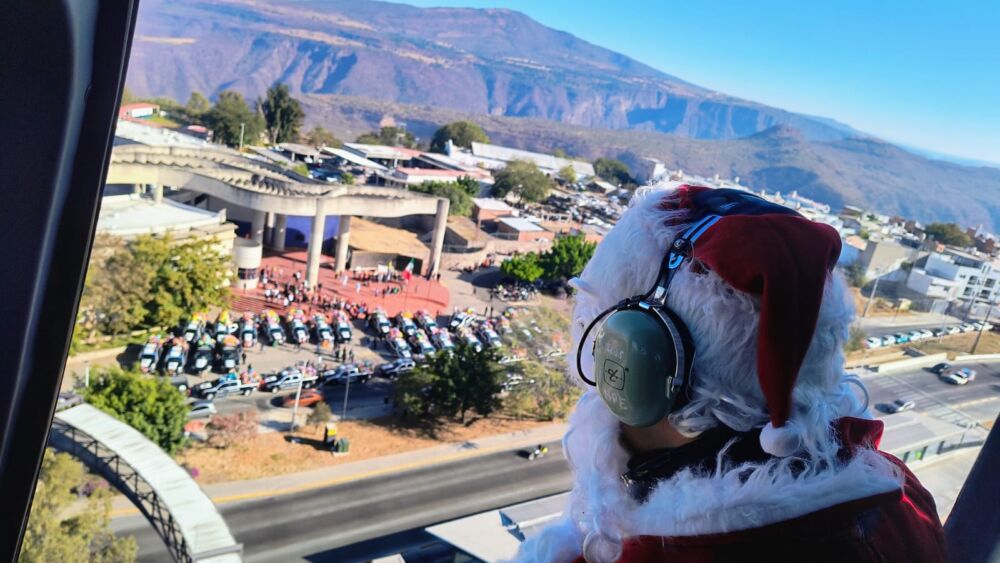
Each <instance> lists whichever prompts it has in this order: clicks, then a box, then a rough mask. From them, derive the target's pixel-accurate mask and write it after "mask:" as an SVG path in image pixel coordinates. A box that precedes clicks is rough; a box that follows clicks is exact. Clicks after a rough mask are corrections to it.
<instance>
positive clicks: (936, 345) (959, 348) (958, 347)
mask: <svg viewBox="0 0 1000 563" xmlns="http://www.w3.org/2000/svg"><path fill="white" fill-rule="evenodd" d="M976 335H977V333H975V332H968V333H965V334H956V335H955V336H950V337H948V338H941V339H938V340H930V341H925V342H919V343H917V344H915V345H914V348H917V349H918V350H920V351H921V352H924V353H927V354H937V353H939V352H948V357H949V358H951V357H954V356H956V355H959V354H969V353H970V351H971V350H972V344H973V342H975V341H976ZM976 354H1000V334H997V333H995V332H992V331H984V332H983V337H982V338H981V339H980V340H979V346H978V347H977V348H976Z"/></svg>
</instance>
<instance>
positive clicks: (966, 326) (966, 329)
mask: <svg viewBox="0 0 1000 563" xmlns="http://www.w3.org/2000/svg"><path fill="white" fill-rule="evenodd" d="M958 329H959V330H961V331H962V332H972V331H973V330H976V327H974V326H972V325H971V324H969V323H963V324H960V325H958Z"/></svg>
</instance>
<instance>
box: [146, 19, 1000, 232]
mask: <svg viewBox="0 0 1000 563" xmlns="http://www.w3.org/2000/svg"><path fill="white" fill-rule="evenodd" d="M277 82H282V83H285V84H287V85H288V86H289V87H290V88H291V90H292V91H293V93H295V94H296V95H297V97H299V98H300V99H302V101H303V103H304V105H305V106H306V108H307V114H308V116H309V117H308V120H309V121H310V122H312V123H320V124H323V125H324V126H326V127H327V128H329V129H332V130H333V131H334V132H335V133H337V134H339V135H342V136H345V137H346V138H350V136H352V135H356V134H357V133H360V132H363V131H367V130H371V129H372V128H374V127H376V126H377V124H378V123H379V122H380V121H381V120H382V119H383V118H385V117H386V116H391V117H393V118H395V120H397V121H404V122H406V123H407V125H408V127H410V128H411V130H413V131H414V132H415V133H416V134H418V135H421V136H424V137H425V138H426V137H427V136H429V134H430V133H431V132H433V129H434V128H436V127H437V126H439V125H441V124H443V123H445V122H447V121H449V120H453V119H458V118H471V119H473V120H474V121H477V122H479V123H480V124H482V125H483V126H484V128H485V129H486V130H487V132H488V133H489V134H490V135H491V138H492V139H493V140H494V141H496V142H504V143H509V144H512V145H515V146H519V147H522V148H529V149H540V150H546V149H552V148H562V149H563V150H566V151H567V152H568V153H570V154H576V155H579V156H585V157H596V156H615V157H619V158H623V159H624V160H626V161H632V162H634V161H635V160H636V159H637V158H638V157H641V156H649V157H655V158H659V159H660V160H663V161H664V162H665V163H666V164H667V165H668V166H671V167H674V168H683V169H685V170H689V171H692V172H695V173H699V174H704V175H710V174H715V173H719V174H721V175H723V176H734V175H739V176H741V177H742V178H743V179H744V182H745V183H747V184H748V185H751V186H753V187H755V188H764V189H768V190H779V191H792V190H797V191H798V192H799V193H801V194H803V195H805V196H807V197H813V198H815V199H818V200H820V201H825V202H828V203H830V204H832V205H834V206H837V205H840V204H844V203H851V204H858V205H868V206H873V207H875V208H877V209H878V210H879V211H882V212H885V213H894V214H900V215H904V216H908V217H914V218H917V219H921V220H924V221H935V220H946V221H956V222H959V223H960V224H962V225H966V226H975V225H977V224H984V225H986V226H987V227H989V228H992V229H994V230H997V229H998V228H1000V170H998V169H996V168H991V167H985V166H962V165H958V164H954V163H950V162H945V161H942V160H936V159H932V158H927V157H925V156H921V155H919V154H915V152H914V151H909V150H904V149H902V148H900V147H898V146H895V145H893V144H891V143H887V142H884V141H881V140H879V139H876V138H873V137H871V136H869V135H865V134H864V133H861V132H859V131H857V130H855V129H853V128H851V127H849V126H847V125H844V124H842V123H839V122H836V121H834V120H831V119H827V118H822V117H816V116H809V115H803V114H798V113H794V112H789V111H786V110H782V109H780V108H774V107H770V106H767V105H764V104H759V103H756V102H752V101H748V100H743V99H740V98H736V97H732V96H728V95H726V94H723V93H720V92H715V91H712V90H709V89H706V88H702V87H700V86H697V85H694V84H691V83H688V82H686V81H684V80H682V79H680V78H678V77H675V76H671V75H669V74H666V73H664V72H661V71H659V70H656V69H654V68H652V67H649V66H647V65H644V64H642V63H641V62H638V61H636V60H634V59H631V58H629V57H626V56H624V55H621V54H619V53H615V52H613V51H610V50H607V49H604V48H602V47H599V46H597V45H593V44H591V43H588V42H586V41H583V40H581V39H579V38H577V37H574V36H573V35H571V34H569V33H566V32H563V31H558V30H555V29H552V28H549V27H546V26H544V25H542V24H540V23H538V22H536V21H534V20H532V19H531V18H529V17H527V16H526V15H524V14H521V13H519V12H515V11H511V10H505V9H471V8H417V7H413V6H408V5H403V4H394V3H387V2H377V1H371V0H350V1H322V2H320V1H308V0H272V1H268V2H262V1H256V0H143V2H142V4H141V6H140V13H139V21H138V24H137V28H136V35H135V40H134V43H133V50H132V57H131V62H130V66H129V74H128V85H129V87H130V89H131V90H132V91H133V92H134V93H136V94H138V95H142V96H169V97H173V98H175V99H179V100H185V99H186V98H187V97H188V95H190V93H191V92H192V91H200V92H202V93H205V94H206V95H209V96H211V95H214V94H217V93H218V92H220V91H222V90H225V89H234V90H237V91H240V92H241V93H243V94H244V95H246V96H248V97H250V98H256V97H258V96H261V95H262V94H263V92H264V91H265V90H266V89H267V88H268V87H269V86H271V85H272V84H274V83H277Z"/></svg>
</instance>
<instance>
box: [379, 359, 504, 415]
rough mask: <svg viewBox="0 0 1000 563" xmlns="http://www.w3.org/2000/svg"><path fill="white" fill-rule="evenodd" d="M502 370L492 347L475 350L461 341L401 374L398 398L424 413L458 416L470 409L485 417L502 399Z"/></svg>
mask: <svg viewBox="0 0 1000 563" xmlns="http://www.w3.org/2000/svg"><path fill="white" fill-rule="evenodd" d="M501 374H502V372H501V370H500V366H499V364H497V362H496V358H495V356H494V353H493V351H492V350H491V349H483V350H482V351H480V352H477V351H476V350H475V349H474V348H472V347H471V346H469V345H467V344H465V343H464V342H463V343H460V344H459V345H458V347H457V348H456V349H455V351H454V352H453V353H450V354H449V353H441V354H437V355H436V356H434V359H433V360H431V363H430V364H429V365H426V366H421V367H419V368H417V369H415V370H413V371H410V372H407V373H405V374H403V375H401V376H400V378H399V381H398V382H397V385H396V393H397V395H396V397H397V402H398V403H399V404H401V405H403V406H404V407H406V408H407V409H409V410H410V411H412V412H415V413H418V414H422V415H425V416H435V415H437V416H447V417H458V419H459V421H461V422H462V423H463V424H464V423H465V415H466V413H467V412H469V411H473V412H475V413H476V414H478V415H479V416H482V417H488V416H489V415H490V414H492V413H493V412H494V411H495V410H496V409H497V408H499V407H500V405H501V402H500V398H499V396H498V394H499V393H500V390H501V384H500V379H501Z"/></svg>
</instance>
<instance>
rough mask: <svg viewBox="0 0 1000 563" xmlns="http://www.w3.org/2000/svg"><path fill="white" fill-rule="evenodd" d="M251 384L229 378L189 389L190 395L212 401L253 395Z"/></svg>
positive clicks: (221, 378) (222, 378)
mask: <svg viewBox="0 0 1000 563" xmlns="http://www.w3.org/2000/svg"><path fill="white" fill-rule="evenodd" d="M254 387H255V386H254V384H253V383H243V382H242V381H240V380H239V379H233V378H230V377H220V378H218V379H216V380H215V381H206V382H204V383H199V384H198V385H195V386H194V388H193V389H191V394H192V395H194V396H195V397H200V398H202V399H205V400H206V401H212V400H214V399H215V398H216V397H226V396H228V395H243V396H248V395H250V394H251V393H253V390H254Z"/></svg>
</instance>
